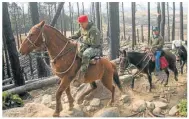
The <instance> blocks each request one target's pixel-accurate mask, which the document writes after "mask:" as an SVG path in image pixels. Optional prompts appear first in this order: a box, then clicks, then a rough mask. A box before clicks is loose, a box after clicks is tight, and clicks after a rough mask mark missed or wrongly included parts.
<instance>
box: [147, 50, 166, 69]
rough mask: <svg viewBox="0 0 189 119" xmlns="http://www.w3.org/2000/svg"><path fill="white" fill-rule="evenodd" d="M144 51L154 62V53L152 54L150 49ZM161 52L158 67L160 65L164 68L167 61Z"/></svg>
mask: <svg viewBox="0 0 189 119" xmlns="http://www.w3.org/2000/svg"><path fill="white" fill-rule="evenodd" d="M146 53H147V55H148V56H149V57H150V58H151V61H152V62H155V55H154V53H153V52H152V51H150V50H147V51H146ZM162 54H163V53H162ZM162 54H161V56H160V67H161V69H164V68H166V67H168V65H169V63H168V62H167V59H166V58H165V56H164V55H162Z"/></svg>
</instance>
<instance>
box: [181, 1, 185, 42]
mask: <svg viewBox="0 0 189 119" xmlns="http://www.w3.org/2000/svg"><path fill="white" fill-rule="evenodd" d="M180 40H184V32H183V6H182V2H180Z"/></svg>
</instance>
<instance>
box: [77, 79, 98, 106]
mask: <svg viewBox="0 0 189 119" xmlns="http://www.w3.org/2000/svg"><path fill="white" fill-rule="evenodd" d="M90 86H91V89H89V90H88V91H86V92H85V93H83V94H82V95H81V96H80V97H79V99H78V104H81V103H82V102H83V99H84V97H85V96H86V95H88V94H89V93H90V92H92V91H93V90H94V89H96V88H97V85H96V83H95V82H92V83H90Z"/></svg>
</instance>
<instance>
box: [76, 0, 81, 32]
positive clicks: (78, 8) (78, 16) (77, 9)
mask: <svg viewBox="0 0 189 119" xmlns="http://www.w3.org/2000/svg"><path fill="white" fill-rule="evenodd" d="M79 15H80V13H79V2H77V17H79ZM79 27H80V24H78V29H79Z"/></svg>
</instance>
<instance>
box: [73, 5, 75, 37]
mask: <svg viewBox="0 0 189 119" xmlns="http://www.w3.org/2000/svg"><path fill="white" fill-rule="evenodd" d="M72 27H73V31H72V33H73V34H74V32H75V25H74V8H73V5H72Z"/></svg>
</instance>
